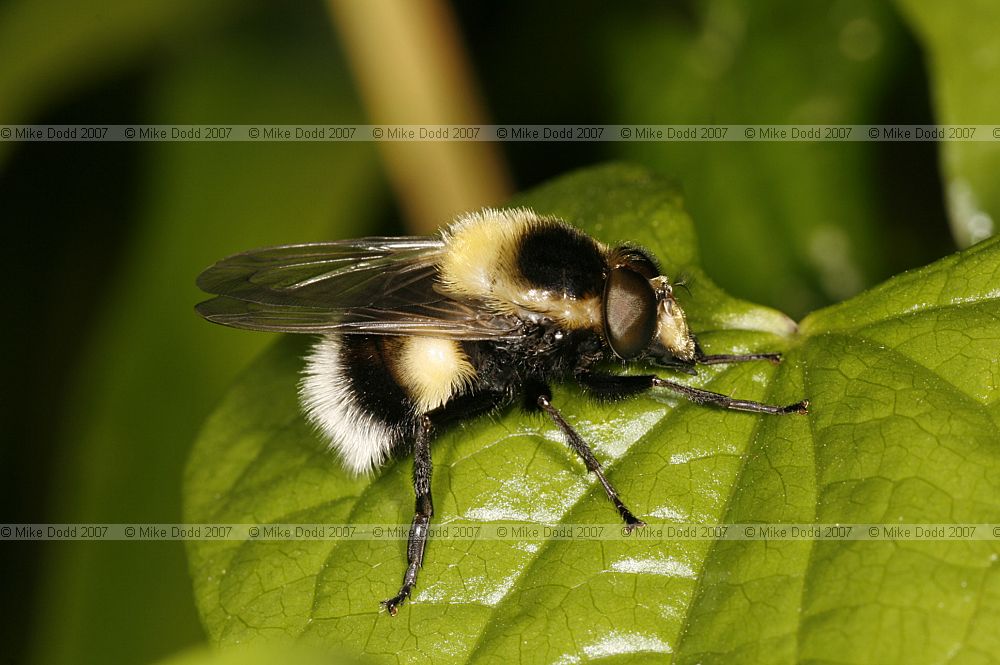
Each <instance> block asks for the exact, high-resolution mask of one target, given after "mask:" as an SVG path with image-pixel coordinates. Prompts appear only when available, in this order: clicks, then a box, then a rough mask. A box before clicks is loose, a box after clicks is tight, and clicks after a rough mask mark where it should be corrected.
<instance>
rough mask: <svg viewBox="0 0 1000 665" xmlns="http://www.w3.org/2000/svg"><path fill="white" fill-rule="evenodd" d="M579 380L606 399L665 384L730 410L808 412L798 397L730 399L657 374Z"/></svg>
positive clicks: (595, 376)
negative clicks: (782, 402)
mask: <svg viewBox="0 0 1000 665" xmlns="http://www.w3.org/2000/svg"><path fill="white" fill-rule="evenodd" d="M578 380H579V382H580V384H581V385H582V386H583V387H584V388H585V389H586V390H587V391H588V392H590V393H592V394H593V395H594V396H595V397H597V398H599V399H604V400H607V401H613V400H617V399H624V398H626V397H630V396H632V395H637V394H639V393H641V392H644V391H646V390H649V389H650V388H666V389H667V390H672V391H674V392H675V393H678V394H680V395H683V396H684V397H686V398H687V399H689V400H691V401H692V402H694V403H695V404H711V405H712V406H718V407H721V408H723V409H730V410H732V411H749V412H750V413H769V414H774V415H785V414H789V413H808V409H809V400H802V401H801V402H796V403H795V404H789V405H787V406H775V405H772V404H762V403H761V402H752V401H750V400H745V399H733V398H732V397H729V396H728V395H723V394H721V393H714V392H712V391H710V390H702V389H701V388H692V387H690V386H685V385H684V384H683V383H677V382H676V381H670V380H668V379H661V378H660V377H658V376H653V375H643V376H624V375H617V376H616V375H607V374H584V375H582V376H580V377H578Z"/></svg>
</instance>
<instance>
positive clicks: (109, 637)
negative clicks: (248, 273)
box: [0, 0, 1000, 663]
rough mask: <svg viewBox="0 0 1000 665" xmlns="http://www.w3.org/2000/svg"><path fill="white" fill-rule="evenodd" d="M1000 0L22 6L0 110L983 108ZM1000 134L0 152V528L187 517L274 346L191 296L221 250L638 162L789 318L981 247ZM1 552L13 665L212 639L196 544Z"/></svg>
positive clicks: (990, 113)
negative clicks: (201, 314) (1, 355)
mask: <svg viewBox="0 0 1000 665" xmlns="http://www.w3.org/2000/svg"><path fill="white" fill-rule="evenodd" d="M998 7H1000V6H998V5H997V4H996V3H992V2H989V1H988V0H979V1H972V0H969V1H967V2H956V3H936V2H930V1H921V0H899V1H898V2H896V3H884V2H866V1H863V0H833V1H831V0H819V1H817V2H811V3H801V2H795V1H794V0H763V1H761V2H756V3H753V4H750V3H741V2H732V1H727V0H703V1H685V2H675V3H671V4H669V5H666V6H664V5H663V4H661V3H652V2H637V3H631V4H630V5H629V7H628V10H627V11H623V10H620V9H619V10H616V9H613V8H612V7H611V6H610V5H609V4H608V3H599V2H596V1H595V0H583V1H581V2H576V3H571V4H570V3H561V4H555V3H535V2H528V1H527V0H515V1H514V2H510V3H503V4H500V5H497V4H483V3H465V4H460V5H459V4H455V5H449V4H447V3H444V2H440V1H432V0H420V1H418V2H410V3H405V5H404V3H398V4H397V3H394V2H393V1H392V0H377V1H375V2H369V3H362V2H360V0H357V2H355V1H352V0H335V1H332V2H330V3H329V5H327V4H323V3H320V2H313V3H294V4H287V5H285V4H278V3H262V2H242V3H235V2H225V1H222V0H212V1H202V2H191V1H188V0H180V1H177V0H174V1H170V2H168V1H167V0H148V1H140V2H134V1H129V0H105V1H103V2H92V3H84V4H79V3H72V2H68V1H67V0H8V2H7V3H6V4H3V5H0V124H13V123H25V124H27V123H35V124H61V123H67V124H70V123H74V124H75V123H100V124H124V123H145V124H157V123H160V124H171V123H177V124H182V123H206V124H209V123H214V124H251V123H269V124H295V123H309V124H312V123H330V124H352V123H366V122H373V121H378V122H424V123H436V122H442V123H444V122H488V121H490V120H493V121H496V122H503V123H525V124H543V123H578V124H583V123H595V124H605V123H607V124H611V123H656V124H685V123H719V124H726V123H767V124H784V123H823V124H839V123H843V124H849V123H858V124H861V123H905V124H918V123H934V122H939V123H984V124H985V123H993V122H1000V112H998V111H1000V85H997V83H998V82H1000V80H998V77H997V73H998V71H1000V9H998ZM390 17H395V18H397V19H398V20H390ZM401 63H406V64H407V66H408V67H412V68H413V69H412V70H406V69H405V68H403V67H402V65H401ZM421 77H427V83H426V84H424V83H423V81H424V79H423V78H421ZM413 82H416V83H419V84H420V85H413V86H408V85H407V84H408V83H413ZM998 145H1000V143H995V142H992V143H991V142H983V143H974V144H969V143H944V144H940V145H939V144H935V143H902V142H901V143H844V144H833V143H815V144H810V143H763V142H761V143H734V142H729V143H706V142H690V143H624V142H622V143H583V142H572V143H528V142H524V143H507V144H503V145H495V146H494V145H482V146H468V145H466V146H449V145H434V144H412V145H382V146H376V145H374V144H370V143H337V144H320V143H254V144H250V143H194V142H192V143H127V144H126V143H78V144H74V143H25V144H19V143H14V142H9V141H8V142H0V201H2V206H3V219H4V222H5V224H4V231H5V234H6V238H5V243H4V246H5V248H6V250H7V251H6V257H5V260H4V261H3V270H4V273H5V274H4V277H5V284H6V288H5V292H6V294H7V296H6V297H7V299H8V303H9V304H8V306H7V311H8V312H9V314H8V318H7V321H8V323H7V324H6V325H5V326H4V329H5V331H6V332H7V333H8V335H9V341H8V343H7V344H6V345H5V348H6V349H7V354H6V356H7V357H6V362H5V366H6V377H7V378H6V382H5V383H6V384H7V390H6V391H5V396H4V399H3V400H2V405H3V419H4V431H5V437H4V439H5V442H4V445H3V447H2V458H0V468H3V469H4V471H5V474H4V478H3V487H2V491H3V496H2V497H0V498H2V505H3V506H4V512H3V520H2V521H3V522H18V523H20V522H35V523H41V522H112V523H118V522H129V521H136V522H177V521H180V490H179V487H180V477H181V470H182V468H183V465H184V461H185V458H186V455H187V452H188V449H189V446H190V443H191V441H192V440H193V438H194V436H195V434H196V432H197V430H198V428H199V426H200V424H201V422H202V421H203V419H204V418H205V416H206V415H207V414H208V413H210V411H211V410H212V408H213V407H214V405H215V403H216V402H217V401H218V400H219V399H220V397H221V395H222V393H223V391H224V390H225V388H226V386H227V385H228V384H229V383H230V382H231V381H232V380H233V378H234V377H235V376H236V374H237V373H238V372H239V371H240V368H242V367H244V366H245V365H246V364H247V362H248V361H249V360H250V359H251V358H252V357H253V356H254V355H255V354H256V353H257V352H259V351H260V349H261V348H262V347H263V346H265V345H267V344H269V343H270V342H271V341H272V338H271V337H269V336H266V335H252V334H237V333H234V332H232V331H228V330H225V329H221V328H218V327H215V326H210V325H208V324H206V323H204V322H203V321H200V320H199V319H198V318H197V317H196V316H195V314H194V312H193V310H192V306H193V304H194V303H195V302H197V301H198V299H199V294H198V291H197V289H196V288H195V287H194V277H195V275H196V274H197V273H198V272H199V270H200V269H201V268H203V267H204V266H206V265H208V264H209V263H211V262H212V261H213V260H215V259H217V258H220V257H222V256H224V255H227V254H229V253H232V252H235V251H239V250H242V249H246V248H250V247H254V246H259V245H266V244H275V243H284V242H303V241H310V240H320V239H332V238H341V237H351V236H358V235H364V234H394V233H403V232H414V231H424V232H426V230H427V229H429V228H432V227H433V226H435V225H436V224H437V223H443V222H445V221H446V220H447V214H446V213H449V212H455V211H457V210H458V209H461V208H462V207H474V206H481V205H488V204H498V203H502V202H503V200H504V199H505V197H506V196H507V195H508V194H509V193H511V192H513V191H517V190H519V189H522V188H524V187H528V186H531V185H534V184H537V183H539V182H542V181H544V180H546V179H548V178H550V177H553V176H555V175H558V174H561V173H564V172H566V171H569V170H572V169H575V168H579V167H581V166H585V165H588V164H593V163H597V162H602V161H607V160H629V161H634V162H637V163H640V164H642V165H644V166H646V167H649V168H652V169H654V170H656V171H659V172H661V173H663V174H666V175H668V176H670V177H672V178H675V179H676V180H677V181H678V182H679V183H680V184H681V186H682V187H683V189H684V191H685V192H686V202H687V206H688V208H689V210H690V212H691V213H692V216H693V218H694V221H695V224H696V226H697V230H698V234H699V242H700V245H701V254H702V256H703V259H704V264H705V268H706V270H707V272H708V273H709V274H710V275H711V276H712V277H713V279H715V280H716V281H717V282H718V283H719V284H720V285H721V286H723V287H724V288H726V289H727V290H728V291H730V292H731V293H733V294H735V295H737V296H740V297H744V298H747V299H750V300H754V301H757V302H761V303H764V304H767V305H771V306H774V307H777V308H779V309H782V310H784V311H786V312H788V313H789V314H791V315H793V316H795V317H801V316H802V315H803V314H805V313H806V312H808V311H810V310H812V309H815V308H817V307H820V306H823V305H826V304H829V303H831V302H836V301H838V300H841V299H844V298H846V297H849V296H850V295H853V294H854V293H857V292H858V291H860V290H863V289H864V288H866V287H868V286H871V285H873V284H875V283H878V282H879V281H881V280H883V279H885V278H886V277H888V276H890V275H892V274H894V273H897V272H899V271H902V270H905V269H907V268H910V267H915V266H919V265H923V264H925V263H928V262H930V261H931V260H933V259H935V258H938V257H940V256H943V255H945V254H948V253H950V252H951V251H954V250H955V249H956V248H957V247H959V246H964V245H967V244H969V243H971V242H974V241H975V240H978V239H981V238H982V237H985V236H986V235H988V234H989V233H990V232H992V224H993V221H992V220H994V219H995V218H996V215H997V214H998V212H1000V187H997V186H996V185H995V184H994V181H995V179H996V175H995V174H996V172H997V166H998V165H1000V154H998V150H997V146H998ZM435 206H437V207H435ZM11 301H12V302H11ZM0 556H2V564H3V570H4V579H3V585H4V592H3V597H4V604H5V608H4V609H5V617H4V621H3V623H2V625H0V631H2V634H0V641H2V642H0V643H2V644H4V645H5V647H4V648H3V649H2V651H3V655H4V658H5V660H4V662H10V663H93V662H110V663H147V662H151V661H154V660H156V659H158V658H161V657H164V656H167V655H169V654H172V653H175V652H177V651H179V650H180V649H182V648H185V647H188V646H191V645H195V644H198V643H201V642H204V635H203V632H202V630H201V628H200V625H199V621H198V618H197V616H196V613H195V609H194V604H193V600H192V595H191V590H190V583H189V581H188V579H187V572H186V566H185V559H184V552H183V547H182V545H181V543H114V542H102V543H51V544H44V543H30V542H25V543H5V544H4V545H3V547H2V548H0Z"/></svg>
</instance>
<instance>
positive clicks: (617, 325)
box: [604, 268, 656, 360]
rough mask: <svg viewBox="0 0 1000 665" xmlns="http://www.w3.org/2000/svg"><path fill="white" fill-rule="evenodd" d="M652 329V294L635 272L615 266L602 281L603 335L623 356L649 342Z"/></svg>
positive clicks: (640, 349)
mask: <svg viewBox="0 0 1000 665" xmlns="http://www.w3.org/2000/svg"><path fill="white" fill-rule="evenodd" d="M655 331H656V294H655V293H653V287H651V286H650V285H649V282H648V281H647V280H646V279H645V278H644V277H643V276H642V275H640V274H639V273H637V272H634V271H632V270H629V269H628V268H615V269H613V270H612V271H611V274H610V275H608V281H607V283H606V284H605V285H604V336H605V337H607V339H608V344H610V345H611V350H612V351H614V352H615V355H617V356H618V357H619V358H622V359H624V360H627V359H629V358H634V357H635V356H637V355H639V354H640V353H642V352H643V351H644V350H645V349H646V347H648V346H649V343H650V341H652V339H653V333H654V332H655Z"/></svg>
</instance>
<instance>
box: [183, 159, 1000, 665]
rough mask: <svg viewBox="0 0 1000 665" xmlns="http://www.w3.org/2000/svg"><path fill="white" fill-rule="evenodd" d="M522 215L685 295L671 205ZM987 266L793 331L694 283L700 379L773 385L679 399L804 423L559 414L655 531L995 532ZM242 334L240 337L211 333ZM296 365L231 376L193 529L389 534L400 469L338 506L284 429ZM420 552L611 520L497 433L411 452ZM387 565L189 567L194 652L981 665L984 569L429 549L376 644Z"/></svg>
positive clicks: (966, 257) (295, 560) (543, 205)
mask: <svg viewBox="0 0 1000 665" xmlns="http://www.w3.org/2000/svg"><path fill="white" fill-rule="evenodd" d="M517 203H519V204H530V205H534V206H536V207H537V208H538V209H539V210H541V211H543V212H547V213H557V214H561V215H563V216H565V217H566V218H567V219H569V220H571V221H572V222H574V223H576V224H579V225H580V226H581V227H583V228H584V229H586V230H587V231H589V232H591V233H593V234H594V235H595V236H597V237H600V238H601V239H603V240H606V241H615V240H621V239H625V238H629V239H633V240H636V241H639V242H641V243H643V244H645V245H646V246H648V247H649V248H651V249H652V250H654V251H655V252H656V253H657V254H658V255H659V256H660V257H661V258H662V259H663V264H664V265H665V266H666V267H667V268H668V270H669V271H670V272H672V273H673V272H676V271H680V270H696V269H697V254H696V252H695V250H694V238H693V236H692V233H691V227H690V223H689V221H688V219H687V217H686V215H685V214H684V212H683V211H682V209H681V208H680V200H679V198H678V196H677V194H676V190H675V189H674V188H673V187H672V186H670V185H669V184H668V183H666V182H664V181H662V180H659V179H656V178H653V177H651V176H649V175H648V174H647V173H646V172H644V171H641V170H639V169H635V168H630V167H626V166H608V167H601V168H595V169H590V170H586V171H582V172H579V173H576V174H572V175H570V176H567V177H564V178H560V179H558V180H556V181H554V182H553V183H550V184H548V185H546V186H543V187H542V188H540V189H538V190H535V191H533V192H531V193H529V194H527V195H524V196H521V197H519V199H518V201H517ZM998 271H1000V247H998V245H997V243H996V242H990V243H985V244H983V245H981V246H980V247H978V248H976V250H974V251H971V252H968V253H965V254H960V255H957V256H955V257H951V258H948V259H946V260H944V261H942V262H940V263H939V264H935V265H933V266H931V267H929V268H926V269H923V270H920V271H917V272H914V273H910V274H906V275H903V276H901V277H899V278H896V279H894V280H892V281H890V282H889V283H887V284H886V285H884V286H882V287H880V288H879V289H878V290H876V291H874V292H871V293H870V294H864V295H862V296H860V297H858V298H857V299H856V300H854V301H852V302H850V303H845V304H844V305H841V306H838V307H835V308H831V309H829V310H825V311H822V312H818V313H816V314H815V315H814V316H811V317H809V318H808V319H807V320H806V321H805V322H804V323H803V326H802V330H801V331H800V332H798V333H796V332H794V331H793V330H792V329H790V328H789V326H788V321H787V319H785V318H784V317H783V316H782V315H780V314H778V313H776V312H773V311H772V310H767V309H764V308H759V307H755V306H753V305H749V304H747V303H743V302H740V301H735V300H732V299H730V298H728V297H726V296H725V295H724V294H723V293H722V292H721V291H719V290H718V289H715V288H714V287H712V286H711V285H710V284H709V282H708V280H707V278H705V277H704V276H703V275H700V276H699V278H698V279H697V280H695V281H694V282H693V283H692V286H691V292H692V293H691V296H690V297H689V298H688V299H687V301H686V302H685V306H686V307H687V309H688V311H690V312H691V314H692V320H693V321H695V322H696V328H697V329H699V330H707V332H706V333H705V334H704V335H703V337H702V339H703V341H704V344H705V346H706V347H708V349H709V350H710V351H720V350H724V349H747V350H749V349H753V350H764V349H769V350H781V351H784V352H785V353H786V357H785V361H784V363H783V364H781V365H780V366H777V367H775V366H773V365H770V364H767V363H749V364H742V365H735V366H730V367H720V366H716V367H710V368H705V369H703V370H702V371H701V372H700V374H699V376H698V377H692V378H690V379H687V378H684V380H685V381H688V380H689V381H690V382H691V383H693V384H697V385H703V386H707V387H709V388H711V389H713V390H719V391H722V392H726V393H731V394H736V395H739V396H741V397H745V398H749V399H759V400H766V401H769V402H774V403H789V402H792V401H795V400H797V399H799V398H801V397H803V396H808V397H809V398H810V400H811V401H812V407H811V409H812V412H811V414H810V415H809V416H807V417H804V416H787V417H780V418H779V417H761V416H754V415H750V414H741V413H732V412H723V411H719V410H713V409H709V408H705V407H700V406H697V405H694V404H691V403H689V402H685V401H679V400H677V399H674V398H673V397H671V396H669V395H649V396H644V397H640V398H636V399H634V400H630V401H626V402H622V403H619V404H615V405H611V406H608V405H604V406H600V405H594V404H592V403H590V402H588V401H586V400H585V399H584V398H583V397H582V396H581V394H580V393H579V391H578V390H576V389H574V388H572V387H570V386H557V387H556V392H555V396H554V401H555V403H556V404H557V405H559V406H560V407H561V408H562V410H563V412H564V413H565V414H566V416H567V417H568V419H569V420H570V421H571V422H572V424H574V425H575V426H576V427H577V428H578V430H579V431H580V433H581V434H582V435H583V436H584V437H585V438H586V439H587V440H588V441H589V442H590V443H591V445H592V446H593V447H594V449H595V451H596V454H597V456H598V458H599V459H601V460H602V462H604V463H605V464H606V465H607V466H608V467H609V473H608V475H609V478H610V479H611V481H612V482H613V483H614V484H616V485H617V486H618V488H619V490H621V493H622V495H623V497H625V499H626V501H627V502H628V504H629V505H630V506H631V507H632V508H633V509H634V510H635V511H636V512H637V513H639V514H640V515H642V516H644V517H645V518H646V519H647V520H648V521H649V522H650V523H652V524H665V523H671V522H701V523H710V524H714V523H722V522H732V523H740V522H757V521H763V522H806V523H811V522H817V523H833V522H874V523H881V522H885V523H896V522H899V521H902V522H915V523H923V522H967V523H968V522H976V523H979V522H998V521H1000V499H998V497H1000V450H998V444H997V441H998V436H997V426H998V425H997V419H998V415H1000V410H998V408H997V406H996V405H997V398H998V397H1000V388H998V386H1000V370H998V368H997V363H996V360H995V358H997V357H1000V319H998V313H1000V312H998V307H997V297H998V295H1000V289H997V288H996V287H994V286H991V285H995V284H998V283H1000V279H998V278H1000V275H998V274H997V273H998ZM233 334H238V333H233ZM303 348H304V342H303V341H302V340H299V339H291V338H286V339H283V340H281V341H280V343H278V344H277V345H275V346H274V347H273V348H272V349H271V350H270V351H269V352H268V353H267V354H265V355H264V356H263V357H262V358H260V360H259V361H258V362H257V363H256V364H255V365H254V366H253V367H251V368H250V369H249V370H248V372H247V373H246V375H245V376H244V377H243V378H242V379H241V380H240V381H239V382H237V384H236V385H235V386H234V388H233V389H232V391H231V392H230V393H229V395H228V396H227V398H226V399H225V400H224V402H223V403H222V404H221V406H220V407H219V409H218V410H217V411H216V412H215V414H214V415H213V416H212V417H211V419H210V420H209V421H208V423H207V425H206V426H205V428H204V430H203V432H202V434H201V436H200V438H199V440H198V442H197V443H196V446H195V449H194V451H193V453H192V456H191V458H190V461H189V465H188V470H187V474H186V479H185V499H186V505H185V512H186V517H187V519H188V520H190V521H195V522H228V523H243V522H257V523H267V522H304V523H355V524H370V523H379V522H382V523H385V522H391V523H404V524H408V523H409V519H410V517H411V511H412V502H413V499H412V495H411V491H412V490H411V488H410V480H409V474H410V464H409V461H407V460H401V461H398V462H395V463H392V464H390V465H389V466H388V467H387V468H386V469H385V470H384V471H383V472H381V473H380V474H379V475H378V476H376V477H374V478H372V479H363V478H362V479H352V478H350V477H349V476H347V475H346V474H345V473H344V472H343V471H341V470H340V469H339V468H338V467H337V465H336V461H335V460H334V459H333V457H332V456H331V454H330V453H328V452H326V451H325V450H324V448H323V442H322V441H320V440H319V439H318V438H317V437H316V436H315V435H314V434H313V433H312V432H311V431H310V429H309V427H307V426H306V424H305V423H304V422H303V419H302V417H301V416H300V415H299V413H298V410H297V405H296V401H295V387H296V380H297V377H296V372H297V370H298V369H299V367H300V365H301V361H300V360H299V354H301V352H302V350H303ZM432 453H433V458H434V463H435V475H434V480H433V491H434V496H435V507H436V510H437V513H436V516H435V523H436V524H452V525H455V524H468V525H477V524H483V523H486V522H490V521H505V520H516V521H532V522H536V523H539V524H557V525H558V524H606V523H609V522H612V521H613V519H614V511H613V509H612V508H611V507H610V506H609V504H608V502H607V501H606V499H605V498H604V496H603V492H602V490H601V488H600V486H599V485H597V484H596V483H595V482H594V479H593V478H592V477H589V476H588V475H587V474H585V472H584V469H583V467H582V464H581V463H580V462H579V461H578V460H577V459H576V458H575V457H574V455H573V454H572V453H571V452H570V451H569V450H568V449H567V447H566V446H565V444H564V443H563V440H562V437H561V436H560V435H559V433H558V431H557V430H555V429H554V428H553V427H552V426H551V425H550V424H549V423H548V422H547V421H545V420H543V419H542V418H540V417H537V416H526V415H522V414H520V413H516V412H513V413H510V414H507V415H505V416H503V417H498V418H493V419H487V418H483V419H479V420H476V421H473V422H470V423H467V424H465V425H463V426H460V427H457V428H456V429H453V430H451V431H449V432H446V433H445V434H443V435H442V436H441V437H440V438H438V439H436V440H435V442H434V444H433V445H432ZM404 548H405V545H404V543H402V542H399V541H361V540H349V541H342V542H330V541H324V542H311V541H290V542H277V541H267V542H263V541H258V542H251V541H246V542H199V541H194V542H190V543H188V552H189V557H190V567H191V571H192V576H193V579H194V586H195V594H196V597H197V601H198V606H199V610H200V612H201V614H202V618H203V621H204V623H205V626H206V628H207V630H208V632H209V635H210V637H211V639H212V641H213V642H215V643H217V644H221V645H228V644H236V643H241V644H243V643H253V642H257V641H270V640H272V639H288V637H289V636H292V637H295V638H299V639H301V640H303V641H306V642H310V643H318V644H323V645H338V646H344V647H347V648H350V649H353V650H355V651H357V652H359V653H364V654H366V655H368V656H372V657H375V658H376V659H377V660H386V661H390V660H396V659H404V660H416V659H418V658H421V657H425V658H426V657H428V656H433V657H434V659H435V660H438V661H440V662H494V661H498V660H501V659H503V660H508V661H515V660H529V661H533V662H577V661H578V660H580V659H591V658H594V659H596V658H599V657H611V656H616V657H617V660H616V661H615V662H633V661H637V662H638V661H642V662H645V660H646V659H648V657H649V655H650V654H651V653H657V654H673V657H674V658H675V659H676V661H677V662H705V661H715V660H719V661H723V660H724V661H727V662H728V661H730V660H734V659H738V660H740V661H743V662H766V663H774V662H795V661H798V660H829V661H832V660H836V661H837V662H851V663H854V662H858V663H861V662H880V663H881V662H907V663H915V662H933V661H940V660H943V659H945V658H946V657H948V656H967V657H968V658H969V659H970V660H972V659H974V658H975V657H976V656H977V655H979V654H986V655H989V654H993V653H996V652H997V649H998V648H1000V639H998V638H997V636H996V634H995V630H993V627H994V626H995V622H996V618H997V616H998V615H1000V574H998V571H1000V568H998V566H997V563H996V561H997V558H998V551H1000V547H998V546H997V544H996V543H995V542H991V541H977V542H910V541H898V542H863V541H862V542H859V541H821V542H816V543H814V542H812V541H806V540H803V541H768V542H764V541H742V542H737V541H724V540H720V541H696V540H694V541H693V540H680V541H675V540H650V541H631V540H630V541H573V540H549V541H545V542H543V543H541V544H540V545H538V546H537V547H535V546H531V545H529V544H526V543H519V542H513V541H497V540H482V541H472V542H469V541H457V540H444V539H439V540H432V541H431V543H430V545H429V547H428V551H427V559H426V563H425V566H424V568H423V570H422V573H421V577H420V585H419V587H418V589H417V592H416V594H415V598H414V599H413V601H412V602H410V603H408V604H407V605H405V606H404V607H403V608H402V609H401V611H400V615H399V616H397V617H395V618H392V617H389V616H388V615H386V614H385V613H384V612H382V613H380V612H379V608H378V604H377V603H378V601H379V600H381V599H383V598H386V597H388V596H390V595H392V594H393V593H394V592H395V591H396V589H397V588H398V584H399V581H400V576H401V573H402V569H403V567H404V561H405V552H404Z"/></svg>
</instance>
